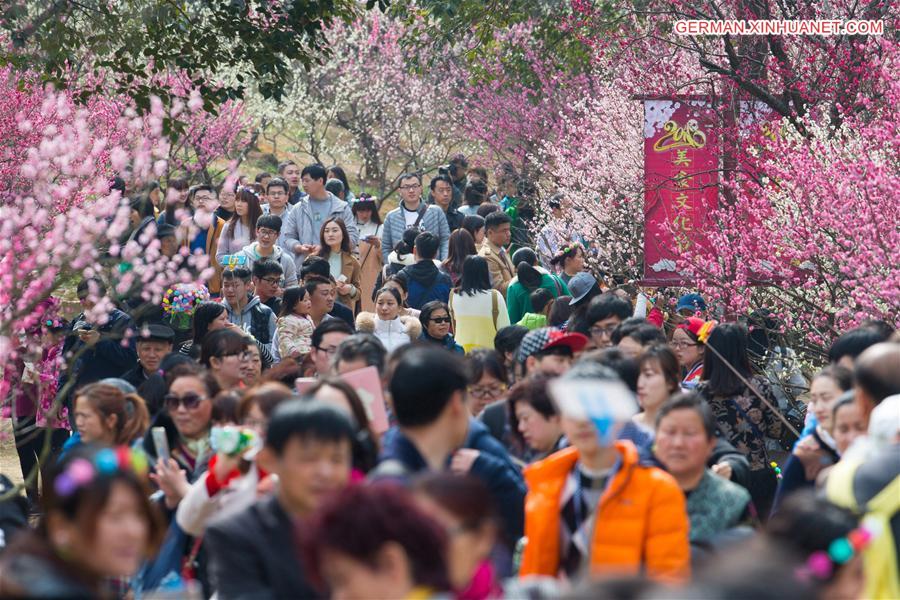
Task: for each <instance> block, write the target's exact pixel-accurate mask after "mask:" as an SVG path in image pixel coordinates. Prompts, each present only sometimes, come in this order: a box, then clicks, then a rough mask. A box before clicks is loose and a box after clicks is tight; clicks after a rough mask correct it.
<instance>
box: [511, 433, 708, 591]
mask: <svg viewBox="0 0 900 600" xmlns="http://www.w3.org/2000/svg"><path fill="white" fill-rule="evenodd" d="M616 450H618V452H619V454H620V456H621V463H620V464H619V466H618V470H617V471H615V472H614V474H613V475H612V479H611V481H610V482H609V483H608V484H607V486H606V489H605V490H604V491H603V495H602V496H601V498H600V505H599V506H598V507H597V512H596V524H595V526H594V533H593V540H592V542H591V550H590V556H589V560H590V571H591V573H592V574H604V575H607V574H608V575H623V576H628V575H637V574H639V573H641V572H642V567H643V571H644V572H646V574H647V575H648V576H650V577H652V578H654V579H656V580H660V581H665V582H671V583H678V582H682V581H685V580H687V579H688V578H689V577H690V571H691V563H690V545H689V542H688V530H689V527H690V525H689V521H688V516H687V507H686V502H685V498H684V494H683V493H682V491H681V489H680V488H679V487H678V484H677V483H676V482H675V480H674V479H672V476H671V475H669V474H668V473H666V472H665V471H663V470H662V469H658V468H656V467H651V466H642V465H640V464H639V457H638V451H637V448H635V447H634V445H633V444H632V443H631V442H628V441H618V442H616ZM577 461H578V450H576V449H575V448H566V449H565V450H561V451H559V452H556V453H555V454H552V455H550V456H548V457H547V458H545V459H544V460H542V461H540V462H537V463H534V464H533V465H531V466H529V467H528V468H526V469H525V481H526V482H527V484H528V495H527V496H526V498H525V537H526V538H527V540H528V541H527V543H526V545H525V552H524V554H523V555H522V564H521V567H520V569H519V575H520V576H525V575H548V576H551V577H556V576H557V574H558V572H559V564H560V555H561V552H560V547H559V546H560V530H559V528H560V526H561V522H560V512H561V510H562V506H560V499H561V497H562V492H563V489H564V487H565V483H566V478H567V477H568V475H569V473H570V472H571V471H572V469H574V468H575V463H576V462H577Z"/></svg>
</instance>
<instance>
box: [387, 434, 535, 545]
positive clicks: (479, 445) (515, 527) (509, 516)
mask: <svg viewBox="0 0 900 600" xmlns="http://www.w3.org/2000/svg"><path fill="white" fill-rule="evenodd" d="M462 447H463V448H471V449H473V450H478V451H479V452H480V454H479V455H478V458H477V459H476V460H475V462H474V463H473V464H472V470H471V474H472V475H473V476H475V477H477V478H479V479H481V480H482V481H483V482H484V483H485V485H487V487H488V491H489V492H490V494H491V497H492V498H493V499H494V502H495V504H496V508H497V513H498V514H499V515H500V516H501V518H502V520H503V531H504V533H505V541H506V543H507V544H508V545H509V546H510V547H512V546H514V545H515V543H516V541H517V540H518V539H519V538H520V537H522V532H523V531H524V529H525V493H526V491H527V490H526V488H525V480H524V478H523V477H522V473H521V472H520V471H519V469H518V467H517V466H516V465H515V463H513V461H512V459H510V457H509V454H508V453H507V452H506V449H505V448H503V446H502V445H501V444H500V442H498V441H497V440H496V439H494V437H493V436H492V435H491V434H490V432H489V431H488V429H487V427H485V426H484V425H483V424H482V423H481V422H479V421H476V420H475V419H469V433H468V435H467V436H466V441H465V443H463V445H462ZM450 459H451V457H450V456H448V457H447V464H448V466H449V464H450ZM378 461H379V466H378V467H376V468H375V470H374V471H373V472H372V473H370V474H369V476H370V478H372V479H374V480H379V479H395V480H400V481H401V482H403V483H408V481H409V480H410V479H411V478H412V477H413V476H414V475H415V474H417V473H419V472H421V471H425V470H426V469H427V468H428V465H427V464H426V463H425V459H424V458H422V455H421V454H419V450H418V449H417V448H416V447H415V445H414V444H413V443H412V442H411V441H410V440H409V438H407V437H406V436H405V435H404V434H403V433H402V432H401V431H400V429H399V428H397V427H392V428H391V429H389V430H388V431H386V432H385V434H384V437H383V439H382V450H381V456H379V457H378ZM389 463H393V465H391V466H393V468H391V469H381V468H380V467H382V466H383V465H384V466H388V464H389Z"/></svg>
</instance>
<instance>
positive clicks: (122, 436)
mask: <svg viewBox="0 0 900 600" xmlns="http://www.w3.org/2000/svg"><path fill="white" fill-rule="evenodd" d="M149 426H150V413H149V411H147V403H146V402H144V399H143V398H141V397H140V396H138V395H137V394H127V395H126V396H125V421H124V422H123V423H122V424H121V426H118V423H117V427H116V429H118V432H117V434H116V441H115V443H116V444H125V445H128V446H130V445H131V444H132V443H133V442H134V441H135V440H136V439H138V438H139V437H141V436H143V435H144V433H145V432H146V431H147V428H148V427H149Z"/></svg>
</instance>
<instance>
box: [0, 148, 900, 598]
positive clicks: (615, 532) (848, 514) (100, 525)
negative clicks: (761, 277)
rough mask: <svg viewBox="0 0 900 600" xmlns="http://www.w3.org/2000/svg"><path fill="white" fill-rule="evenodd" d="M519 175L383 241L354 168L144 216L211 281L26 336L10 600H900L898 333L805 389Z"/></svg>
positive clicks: (403, 186) (138, 224)
mask: <svg viewBox="0 0 900 600" xmlns="http://www.w3.org/2000/svg"><path fill="white" fill-rule="evenodd" d="M501 167H502V166H501ZM496 177H497V181H496V191H492V190H491V187H490V181H489V177H488V173H487V171H486V170H485V169H482V168H472V169H469V168H468V164H467V162H466V159H465V157H463V156H455V157H454V158H453V159H452V161H451V163H450V164H449V165H448V166H447V168H444V169H441V170H440V172H439V173H438V174H436V175H434V176H433V177H431V178H430V180H429V182H428V186H427V188H423V181H422V178H421V176H420V175H419V174H416V173H413V174H405V175H402V176H400V178H399V179H398V189H399V195H400V200H399V205H398V206H397V207H396V208H394V209H393V210H390V211H389V212H387V214H386V215H385V217H384V219H383V220H382V217H381V214H380V212H379V210H380V208H381V206H380V203H379V202H378V199H376V198H374V197H372V196H370V195H367V194H359V195H354V194H353V192H352V191H351V189H350V185H349V182H348V179H347V177H346V174H345V173H344V170H343V169H341V168H340V167H339V166H332V167H329V168H325V167H324V166H322V165H318V164H313V165H308V166H306V167H304V168H302V169H301V168H300V167H299V166H298V165H296V164H295V163H294V162H291V161H287V162H284V163H282V164H281V165H279V168H278V173H277V175H274V176H273V175H270V174H268V173H259V174H257V175H256V176H255V179H254V181H253V182H250V181H249V180H247V179H246V178H241V181H240V182H239V183H238V184H236V185H233V186H232V185H223V186H222V187H221V188H219V189H216V188H214V187H212V186H208V185H195V186H188V185H187V183H186V182H184V181H181V180H178V181H171V182H169V184H168V189H166V190H165V194H162V193H161V191H162V190H161V189H160V187H159V185H158V184H154V185H151V186H148V187H145V188H141V189H138V190H137V191H136V192H134V193H131V194H129V193H126V196H127V197H128V198H130V199H128V200H126V202H129V203H130V207H131V209H132V230H131V231H130V232H128V233H127V234H126V236H125V237H126V239H131V240H139V241H141V242H142V243H147V242H148V241H149V240H153V239H156V240H159V248H160V253H161V255H162V256H163V257H165V258H166V259H172V258H175V259H177V258H179V257H181V258H183V259H186V257H187V256H188V255H189V254H205V255H207V256H208V257H209V259H210V262H211V264H212V265H213V268H212V269H211V273H212V274H211V276H209V277H208V278H206V279H200V275H199V274H198V275H197V280H196V281H194V282H193V283H190V284H185V283H183V282H180V283H179V282H171V284H170V288H171V289H169V290H168V291H167V295H166V298H165V300H164V301H163V303H162V304H158V305H157V304H149V303H146V302H143V301H141V299H140V295H139V294H137V293H135V291H134V290H132V291H131V292H129V293H126V294H119V295H117V293H118V292H121V290H119V289H118V285H117V284H118V282H117V281H109V280H105V279H103V278H101V277H89V278H86V279H84V280H82V281H80V282H79V283H78V285H77V290H76V292H77V295H78V298H79V301H80V303H81V307H82V312H80V313H79V314H77V315H76V316H74V317H73V318H71V319H69V320H67V319H64V318H63V316H62V314H61V312H62V311H61V308H62V306H61V303H60V301H59V300H58V299H56V298H49V299H47V300H45V301H44V302H43V303H42V304H41V305H40V309H41V314H42V315H44V316H43V317H42V319H41V320H40V322H39V323H38V324H36V325H35V327H34V328H33V329H32V330H29V331H25V332H21V337H20V341H21V347H20V348H19V349H18V352H16V353H15V358H14V360H12V361H11V362H10V363H9V364H8V365H5V366H4V369H3V377H4V378H5V379H6V380H7V383H9V384H10V387H9V389H10V394H9V397H8V398H5V399H4V406H5V407H6V408H7V409H8V415H9V416H10V417H11V419H12V422H13V426H14V433H15V442H16V449H17V451H18V454H19V459H20V462H21V468H22V473H23V474H24V475H25V478H26V479H25V483H24V491H25V495H24V496H20V495H17V494H16V493H15V488H14V487H13V486H12V483H11V482H10V480H9V479H3V480H2V482H0V483H2V484H3V486H4V490H5V493H4V495H3V497H2V498H3V500H2V502H0V509H2V512H0V516H2V517H3V518H2V520H0V526H2V536H0V550H2V553H0V596H3V597H7V596H9V597H108V598H116V597H130V598H139V597H142V596H147V597H150V596H151V595H153V594H163V596H161V597H195V598H196V597H203V598H207V597H216V598H220V599H223V600H228V599H231V598H317V597H333V598H345V599H353V598H359V599H363V598H365V599H368V598H410V599H411V598H435V599H436V598H451V597H452V598H459V599H461V600H462V599H464V600H482V599H488V598H526V597H527V598H556V597H572V598H576V597H595V598H663V597H664V598H672V597H702V598H724V597H735V598H744V597H748V598H749V597H753V598H763V597H767V598H783V597H792V598H818V599H831V598H898V597H900V581H898V557H900V334H898V333H897V332H895V331H894V330H893V327H892V325H890V324H887V323H884V322H880V321H874V320H872V321H867V322H865V323H863V324H862V325H861V326H859V327H858V328H856V329H853V330H851V331H847V332H844V333H843V334H842V335H840V336H839V337H838V338H837V339H836V340H835V341H834V342H833V344H832V345H831V347H830V352H829V355H828V357H827V360H828V364H827V365H823V366H822V368H821V370H819V371H818V372H816V373H804V372H803V371H801V370H800V369H799V368H797V367H796V366H795V365H796V362H795V361H792V360H790V359H791V357H792V356H793V352H792V351H791V350H790V349H789V348H786V347H785V344H784V340H783V338H781V337H780V336H779V335H778V330H779V326H778V324H777V321H776V320H775V319H774V318H773V317H772V316H771V315H770V314H769V313H765V312H764V311H759V312H757V313H754V314H751V315H746V316H737V317H735V318H732V319H726V318H724V317H723V315H722V312H721V310H720V309H719V308H718V307H717V306H716V305H715V303H714V302H710V303H709V305H708V304H707V299H705V298H704V297H703V296H701V295H700V294H699V293H697V292H696V291H694V290H682V291H681V293H679V294H677V295H673V294H672V292H671V291H669V290H664V289H656V290H650V289H643V288H641V287H638V286H637V285H635V284H634V283H633V282H624V281H616V280H615V279H614V278H612V277H609V276H608V275H606V274H603V273H598V272H596V271H591V270H589V269H588V262H589V260H587V259H589V258H590V256H591V248H592V244H601V243H602V240H584V239H580V238H579V239H571V236H570V234H569V232H566V231H560V230H558V228H556V227H554V226H552V225H542V224H541V222H540V215H538V214H536V211H535V208H534V207H535V204H534V202H533V199H532V198H531V194H532V192H533V189H532V188H533V186H530V185H529V184H528V183H527V182H524V181H522V180H521V179H520V178H518V177H517V176H516V174H515V172H514V171H513V170H511V169H510V168H508V167H502V168H498V170H497V172H496ZM126 192H131V190H129V189H128V188H127V187H126ZM565 201H566V200H565V197H564V195H562V194H559V195H557V196H554V197H553V198H552V199H551V202H550V207H551V210H552V211H559V210H560V207H562V206H564V204H565ZM203 211H206V212H209V213H211V214H212V218H211V221H210V222H209V224H208V225H206V224H205V223H204V225H202V226H200V225H199V224H198V222H197V221H199V220H200V219H196V216H197V215H198V214H199V213H201V212H203ZM556 216H559V215H556ZM184 264H187V262H186V260H185V263H184ZM823 362H824V361H823ZM38 474H39V475H40V477H38ZM165 594H171V596H164V595H165Z"/></svg>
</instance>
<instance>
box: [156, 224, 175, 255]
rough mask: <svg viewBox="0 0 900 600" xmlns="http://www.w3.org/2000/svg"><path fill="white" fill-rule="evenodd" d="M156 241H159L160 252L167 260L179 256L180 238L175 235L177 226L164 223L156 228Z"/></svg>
mask: <svg viewBox="0 0 900 600" xmlns="http://www.w3.org/2000/svg"><path fill="white" fill-rule="evenodd" d="M156 239H158V240H159V252H160V254H162V255H163V256H165V257H166V258H172V257H173V256H175V255H176V254H178V237H177V236H176V235H175V226H174V225H170V224H168V223H163V224H162V225H160V226H159V227H157V228H156Z"/></svg>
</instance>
